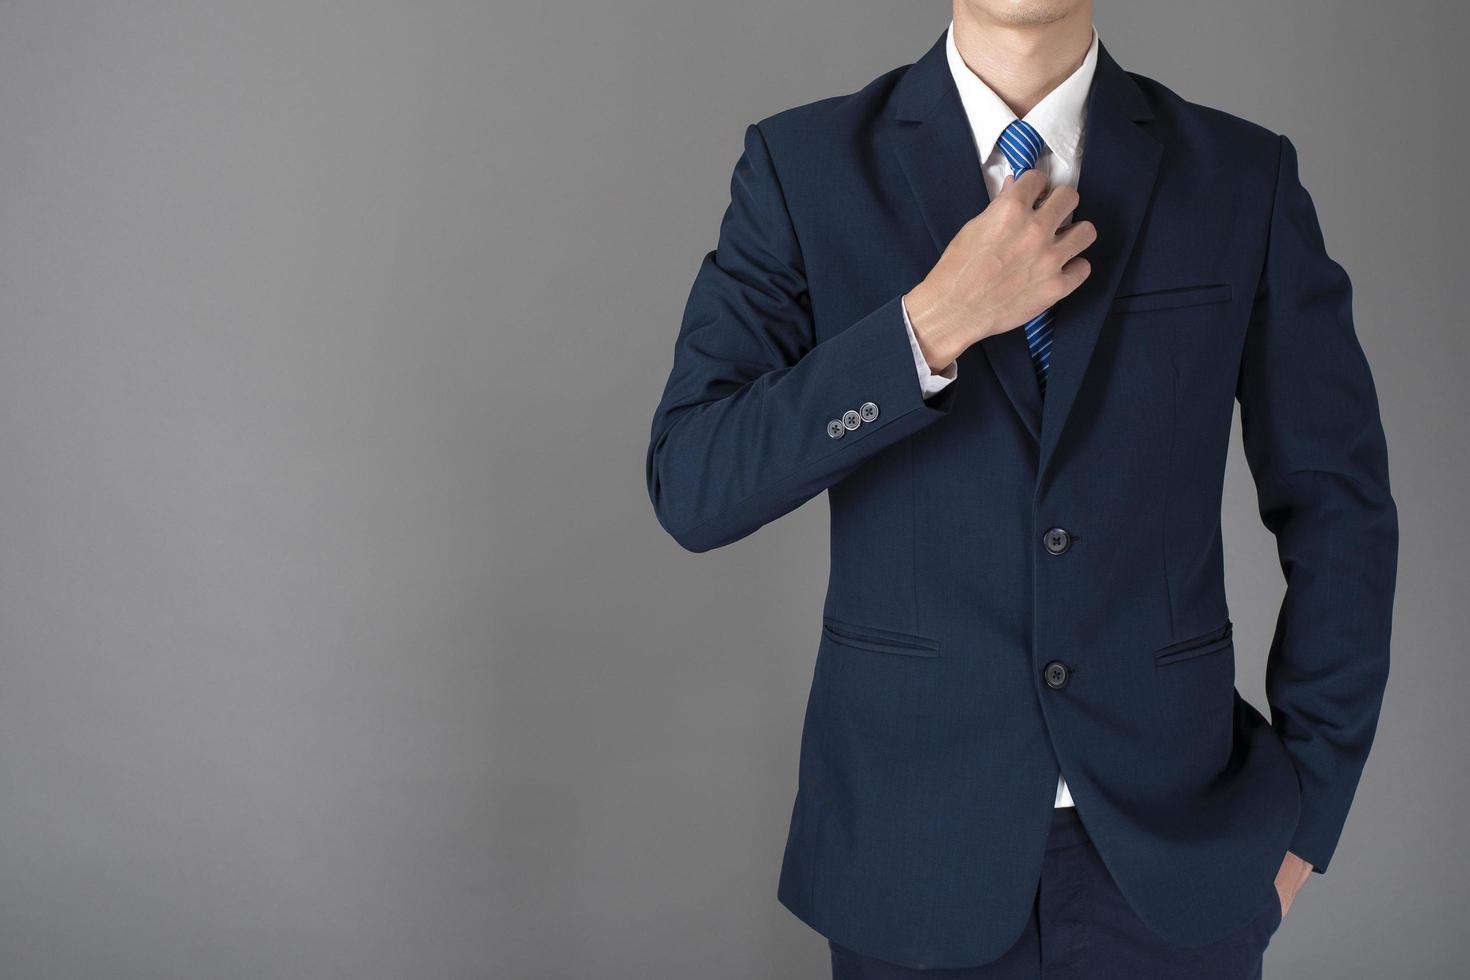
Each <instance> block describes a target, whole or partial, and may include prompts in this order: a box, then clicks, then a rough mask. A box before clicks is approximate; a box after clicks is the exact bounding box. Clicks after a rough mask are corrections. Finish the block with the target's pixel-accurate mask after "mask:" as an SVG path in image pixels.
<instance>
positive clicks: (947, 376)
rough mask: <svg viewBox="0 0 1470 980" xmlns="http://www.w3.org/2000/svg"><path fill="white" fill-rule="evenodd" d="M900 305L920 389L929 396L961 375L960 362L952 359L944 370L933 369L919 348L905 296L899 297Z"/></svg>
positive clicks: (926, 396)
mask: <svg viewBox="0 0 1470 980" xmlns="http://www.w3.org/2000/svg"><path fill="white" fill-rule="evenodd" d="M898 305H899V308H900V309H902V310H903V328H904V329H905V330H907V331H908V334H909V346H910V347H912V348H913V351H914V368H915V369H916V370H917V371H918V372H919V390H920V391H921V392H922V393H923V396H924V397H925V398H928V397H929V396H930V395H936V394H938V393H939V392H941V391H943V390H944V387H945V386H946V385H948V384H949V383H950V382H951V381H953V380H954V379H955V378H956V377H957V376H958V375H959V362H958V361H950V362H949V365H948V366H947V367H946V368H945V369H944V370H943V371H938V372H936V371H934V370H933V369H931V368H930V367H929V362H928V361H926V360H925V359H924V352H923V351H921V350H919V339H918V338H917V337H915V336H914V325H913V324H912V323H910V322H909V309H908V307H907V306H905V305H904V302H903V297H899V300H898Z"/></svg>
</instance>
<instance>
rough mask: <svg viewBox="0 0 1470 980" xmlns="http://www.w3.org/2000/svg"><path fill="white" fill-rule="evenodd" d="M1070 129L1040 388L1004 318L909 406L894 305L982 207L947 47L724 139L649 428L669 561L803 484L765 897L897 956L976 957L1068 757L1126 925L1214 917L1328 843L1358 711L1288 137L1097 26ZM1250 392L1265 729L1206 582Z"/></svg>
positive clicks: (1317, 345) (1365, 423) (1373, 534)
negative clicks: (780, 804) (722, 160)
mask: <svg viewBox="0 0 1470 980" xmlns="http://www.w3.org/2000/svg"><path fill="white" fill-rule="evenodd" d="M1084 138H1085V144H1084V151H1083V165H1082V176H1081V181H1080V186H1079V192H1080V196H1081V203H1080V205H1079V206H1078V208H1077V210H1076V212H1075V219H1076V220H1081V219H1089V220H1091V221H1092V222H1093V223H1094V224H1095V225H1096V227H1097V232H1098V238H1097V241H1096V242H1095V243H1094V244H1093V245H1092V246H1091V247H1090V248H1089V249H1088V250H1087V251H1086V252H1085V253H1084V254H1085V255H1087V256H1088V258H1089V259H1090V260H1091V262H1092V273H1091V275H1090V276H1089V277H1088V279H1087V280H1086V281H1085V282H1084V283H1083V284H1082V286H1081V287H1080V288H1079V289H1077V290H1076V291H1075V292H1074V293H1072V294H1071V295H1070V296H1068V297H1067V298H1065V299H1064V300H1062V301H1061V302H1060V303H1059V304H1057V306H1056V308H1055V315H1056V322H1055V345H1054V348H1053V354H1052V358H1051V369H1050V376H1049V378H1048V384H1047V391H1046V396H1045V398H1044V399H1043V398H1042V397H1041V394H1040V389H1039V386H1038V384H1037V382H1036V378H1035V375H1034V373H1033V370H1032V366H1031V362H1030V359H1029V357H1028V354H1027V350H1026V343H1025V339H1024V337H1023V335H1022V331H1020V330H1012V331H1009V332H1006V333H1002V334H997V335H995V336H992V337H989V338H987V339H986V340H984V341H982V342H981V343H979V344H977V345H976V346H974V347H972V348H970V349H969V350H968V351H966V352H965V353H964V354H963V355H962V356H961V357H960V359H959V360H960V363H959V377H958V380H956V381H955V382H954V383H952V384H951V385H949V386H948V387H947V388H946V389H945V390H944V391H943V392H941V393H940V394H938V395H937V396H935V397H933V398H931V399H930V400H929V401H927V402H926V401H925V400H924V399H923V398H922V397H921V394H920V389H919V384H918V380H917V376H916V373H915V369H914V362H913V357H912V353H911V350H910V347H909V343H908V339H907V336H906V333H905V330H904V325H903V320H902V316H901V312H900V306H899V298H900V297H901V296H902V295H903V294H904V293H905V292H907V291H908V290H909V289H910V288H911V287H913V285H914V284H915V283H917V282H918V281H919V280H920V279H922V278H923V277H924V275H925V274H926V273H927V272H928V271H929V269H930V268H931V267H932V265H933V264H934V262H935V260H936V259H937V258H938V257H939V254H940V251H941V250H942V249H943V248H944V246H945V245H946V244H947V243H948V242H949V240H950V239H951V237H952V236H953V235H954V234H955V232H956V231H957V230H958V229H959V227H960V226H961V225H962V224H963V223H964V222H965V221H966V220H967V219H969V218H971V217H972V216H974V215H975V214H977V213H978V212H980V211H981V210H982V209H983V208H984V207H985V206H986V204H987V195H986V189H985V186H984V183H983V181H982V179H981V175H980V169H979V168H980V161H979V160H978V159H977V155H976V152H975V148H974V142H973V140H972V138H971V135H970V131H969V128H968V125H967V123H966V119H965V115H964V111H963V109H962V107H961V104H960V100H959V95H958V92H957V90H956V89H955V87H954V82H953V79H952V77H951V76H950V74H949V70H948V67H947V65H946V62H945V54H944V44H943V38H942V37H941V38H940V40H939V41H938V42H937V43H936V44H935V45H934V46H933V48H932V49H931V50H930V51H929V52H928V53H927V54H926V55H925V56H924V57H923V58H922V59H920V60H919V61H918V62H917V63H916V64H914V65H912V66H905V67H904V68H900V69H897V70H895V71H892V72H889V73H888V74H885V75H883V76H882V77H880V78H878V79H876V80H875V81H873V82H872V83H871V84H869V85H868V86H866V87H865V88H863V89H862V90H861V91H859V92H856V93H854V94H851V95H847V96H842V97H839V98H832V99H826V100H824V101H820V102H816V103H813V104H810V105H806V106H802V107H799V108H796V109H791V110H789V111H786V112H782V113H779V114H777V115H775V116H772V117H770V118H768V119H764V120H762V121H761V122H759V123H757V124H755V125H753V126H751V127H749V128H748V129H747V131H746V134H745V148H744V153H743V155H742V156H741V157H740V159H739V162H738V163H737V164H736V166H735V171H734V177H733V179H732V181H731V198H732V199H731V202H730V205H729V209H728V210H727V212H726V213H725V216H724V219H723V221H722V224H721V227H720V234H719V240H718V243H717V247H716V248H715V249H714V250H713V251H711V252H710V253H709V254H708V255H706V256H705V257H704V259H703V262H702V264H701V265H700V268H699V271H698V274H697V276H696V278H695V282H694V286H693V290H692V292H691V294H690V296H689V300H688V306H687V310H686V312H685V315H684V319H683V323H682V326H681V329H680V331H679V334H678V339H677V342H676V344H675V348H674V358H673V368H672V371H671V372H670V374H669V378H668V384H667V386H666V388H665V390H664V393H663V398H662V401H661V403H660V404H659V406H658V408H657V411H656V414H655V416H654V419H653V426H652V433H651V440H650V446H649V449H648V454H647V478H648V490H649V493H650V495H651V498H652V501H653V504H654V508H655V511H656V513H657V515H658V519H659V521H660V523H661V524H662V525H663V527H664V528H665V529H666V530H667V531H668V532H669V533H670V534H671V535H672V536H673V537H674V538H675V539H676V540H677V541H678V542H679V543H680V544H681V545H683V546H684V547H685V548H687V549H689V550H691V551H707V550H709V549H712V548H716V547H719V546H721V545H725V544H728V543H730V542H733V541H736V540H738V539H740V538H742V537H744V536H745V535H748V534H750V533H751V532H753V531H755V530H756V529H757V528H759V527H761V526H762V525H764V524H766V523H768V522H770V521H773V520H775V519H776V518H778V517H780V516H782V515H783V514H786V513H787V512H789V511H791V510H793V509H794V508H796V507H797V506H799V505H800V504H802V503H803V502H804V501H807V500H809V499H811V498H812V497H813V496H815V495H816V494H818V493H820V492H822V491H824V490H825V491H827V495H828V501H829V504H830V510H831V569H830V578H829V582H828V589H827V593H826V602H825V608H824V609H823V625H822V631H821V637H820V643H819V646H818V649H817V656H816V665H815V670H814V674H813V681H812V688H811V694H810V698H809V701H808V705H807V710H806V717H805V725H804V729H803V735H802V742H801V752H800V776H799V785H798V788H797V794H796V800H795V805H794V807H793V812H792V817H791V826H790V836H789V840H788V843H787V847H786V852H785V859H784V862H783V866H782V870H781V877H780V884H779V889H778V895H779V898H780V900H781V901H782V902H783V903H784V904H785V905H786V906H787V907H789V908H790V909H791V911H793V912H794V913H795V914H796V915H797V916H799V917H800V918H801V919H803V920H804V921H806V922H807V923H809V924H810V925H811V926H813V927H814V928H815V929H817V930H818V931H819V932H821V933H823V934H824V935H826V936H828V937H829V938H831V939H834V940H836V941H837V942H839V943H841V944H842V945H845V946H848V947H850V948H852V949H855V950H857V951H859V952H861V953H865V954H868V955H871V956H877V957H880V958H882V959H886V960H891V961H894V962H897V963H902V964H907V965H911V966H930V967H946V966H966V965H974V964H979V963H983V962H986V961H988V960H990V959H992V958H994V957H996V956H998V955H999V954H1001V953H1002V952H1003V951H1004V950H1005V949H1006V948H1007V947H1008V946H1009V945H1010V944H1011V943H1012V942H1013V941H1014V940H1015V939H1016V937H1017V935H1018V933H1019V932H1020V930H1021V928H1022V926H1023V924H1024V923H1025V921H1026V919H1027V917H1028V914H1029V911H1030V906H1031V901H1032V898H1033V896H1034V894H1035V888H1036V884H1037V881H1038V878H1039V875H1040V867H1041V861H1042V855H1043V848H1044V845H1045V839H1046V834H1047V830H1048V826H1049V821H1050V817H1051V809H1052V803H1053V795H1054V792H1055V788H1056V781H1057V772H1058V768H1059V767H1060V770H1061V771H1062V772H1063V773H1065V775H1066V778H1067V782H1068V784H1069V786H1070V788H1071V792H1072V796H1073V798H1074V800H1075V801H1076V803H1077V806H1078V812H1079V814H1080V815H1081V817H1082V819H1083V822H1084V823H1085V824H1086V826H1087V828H1088V829H1089V831H1090V832H1091V835H1092V837H1093V839H1094V841H1095V842H1096V845H1097V847H1098V850H1099V852H1100V853H1101V855H1102V857H1103V859H1104V861H1105V863H1106V865H1107V867H1108V869H1109V871H1110V872H1111V873H1112V875H1113V876H1114V878H1115V879H1116V881H1117V883H1118V886H1119V887H1120V889H1121V890H1122V892H1123V894H1124V895H1125V897H1126V898H1127V899H1128V900H1129V902H1130V903H1131V904H1132V905H1133V906H1134V908H1135V909H1136V911H1137V912H1138V914H1139V915H1140V916H1141V917H1142V919H1143V920H1144V921H1145V922H1146V923H1147V924H1148V925H1150V926H1151V927H1153V928H1154V929H1156V930H1157V931H1158V932H1159V933H1160V934H1161V935H1162V936H1163V937H1164V938H1165V939H1167V940H1170V941H1172V942H1174V943H1177V944H1180V945H1186V946H1193V945H1199V944H1203V943H1206V942H1209V941H1212V940H1215V939H1218V938H1220V937H1222V936H1224V935H1225V934H1226V933H1228V932H1230V931H1231V930H1234V929H1237V928H1239V927H1241V926H1243V925H1244V924H1245V923H1246V922H1247V921H1248V920H1249V919H1251V918H1252V917H1253V916H1255V915H1257V914H1258V913H1259V912H1260V908H1261V902H1262V896H1264V895H1267V894H1269V892H1268V891H1267V889H1268V888H1269V887H1270V882H1271V881H1272V878H1273V876H1274V875H1275V873H1276V870H1277V868H1278V867H1279V865H1280V862H1281V860H1282V858H1283V856H1284V854H1285V852H1286V851H1287V850H1288V849H1290V850H1291V851H1294V852H1295V853H1296V854H1298V855H1299V856H1301V857H1302V858H1304V859H1306V860H1307V861H1309V862H1311V863H1312V864H1313V865H1314V866H1315V867H1316V868H1317V869H1318V870H1322V869H1325V868H1326V867H1327V864H1328V861H1329V860H1330V858H1331V856H1332V853H1333V850H1334V848H1335V846H1336V844H1337V841H1338V838H1339V834H1340V832H1341V830H1342V827H1343V822H1344V820H1345V819H1346V816H1347V812H1348V807H1349V804H1350V803H1351V801H1352V797H1353V794H1354V791H1355V789H1356V786H1357V783H1358V779H1359V775H1360V773H1361V770H1362V767H1363V763H1364V760H1365V758H1366V757H1367V755H1368V751H1369V746H1370V743H1371V742H1372V739H1373V733H1374V729H1375V727H1376V725H1377V720H1378V714H1379V708H1380V704H1381V700H1382V692H1383V688H1384V684H1385V681H1386V678H1387V672H1388V653H1389V626H1390V618H1391V610H1392V602H1393V592H1394V581H1395V571H1396V561H1397V550H1398V525H1397V514H1396V509H1395V505H1394V502H1393V499H1392V497H1391V496H1390V493H1389V479H1388V469H1387V456H1386V450H1385V445H1384V435H1383V430H1382V426H1381V424H1380V420H1379V413H1378V404H1377V398H1376V394H1375V390H1374V385H1373V381H1372V377H1371V375H1370V373H1369V369H1368V364H1367V363H1366V361H1365V359H1364V356H1363V352H1362V349H1361V347H1360V346H1359V343H1358V340H1357V338H1356V336H1355V333H1354V327H1353V321H1352V312H1351V295H1350V294H1351V286H1350V283H1349V280H1348V277H1347V275H1346V274H1345V273H1344V271H1343V269H1342V267H1341V266H1340V265H1338V264H1337V263H1336V262H1335V261H1334V260H1333V259H1331V258H1330V257H1329V256H1328V254H1327V252H1326V250H1325V247H1324V243H1323V238H1322V234H1321V231H1320V228H1319V225H1318V222H1317V217H1316V213H1315V210H1314V206H1313V203H1312V200H1311V198H1310V196H1309V195H1308V192H1307V191H1306V190H1305V189H1304V188H1303V186H1302V184H1301V181H1300V178H1299V176H1298V171H1297V155H1296V150H1295V148H1294V147H1293V145H1292V143H1291V141H1290V140H1288V139H1287V138H1286V137H1285V136H1283V135H1280V134H1277V133H1273V132H1271V131H1270V130H1268V129H1265V128H1263V127H1261V126H1259V125H1256V124H1253V123H1250V122H1247V121H1245V120H1242V119H1240V118H1237V117H1235V116H1231V115H1229V114H1226V113H1224V112H1220V111H1218V110H1215V109H1210V108H1206V107H1204V106H1200V105H1195V104H1192V103H1189V102H1186V101H1185V100H1184V99H1182V98H1180V97H1179V96H1178V95H1176V94H1175V93H1174V92H1172V91H1170V90H1169V89H1167V88H1165V87H1164V86H1162V85H1160V84H1159V83H1158V82H1156V81H1154V80H1152V79H1149V78H1146V77H1143V76H1139V75H1136V74H1133V73H1130V72H1126V71H1124V70H1123V69H1122V68H1120V67H1119V66H1118V64H1117V63H1116V62H1115V61H1114V60H1113V58H1112V56H1111V55H1110V54H1109V52H1108V50H1107V48H1106V47H1105V46H1102V45H1100V46H1099V51H1098V64H1097V70H1096V74H1095V76H1094V80H1093V84H1092V89H1091V92H1090V95H1089V104H1088V116H1087V123H1086V130H1085V136H1084ZM1237 401H1238V402H1239V403H1240V406H1241V418H1242V432H1243V439H1244V446H1245V453H1246V458H1247V459H1248V461H1249V465H1250V470H1251V474H1252V476H1253V478H1254V481H1255V486H1256V489H1257V493H1258V499H1259V505H1260V513H1261V517H1262V520H1263V521H1264V522H1265V524H1266V526H1267V527H1268V528H1269V529H1270V530H1271V531H1272V533H1273V534H1274V535H1275V536H1276V540H1277V543H1278V547H1279V552H1280V559H1281V567H1282V569H1283V571H1284V573H1285V578H1286V582H1287V588H1286V593H1285V598H1284V600H1283V603H1282V606H1281V609H1280V613H1279V617H1278V619H1277V622H1276V629H1275V635H1274V639H1273V641H1272V643H1271V648H1270V652H1269V659H1268V666H1267V671H1266V690H1267V697H1268V700H1269V702H1270V712H1271V718H1270V720H1269V721H1268V720H1267V719H1266V718H1265V717H1264V716H1263V715H1262V714H1261V712H1259V711H1257V710H1256V709H1255V708H1254V707H1252V706H1251V705H1250V704H1249V703H1247V702H1245V701H1244V700H1242V699H1241V698H1240V696H1239V695H1238V693H1237V692H1236V691H1235V687H1234V673H1235V655H1234V646H1233V639H1232V632H1231V629H1232V627H1231V620H1230V610H1229V607H1228V604H1227V601H1226V595H1225V588H1224V576H1223V557H1222V547H1221V533H1220V503H1221V500H1220V498H1221V488H1222V484H1223V478H1224V472H1225V464H1226V456H1227V449H1228V444H1229V440H1230V431H1231V423H1232V417H1233V413H1234V406H1235V403H1236V402H1237ZM869 402H871V403H872V404H873V405H874V406H876V412H877V415H876V418H873V419H872V420H871V421H861V420H859V421H858V424H857V426H856V427H855V428H852V429H850V430H849V429H844V430H843V432H842V434H841V436H840V437H839V438H833V437H832V436H831V435H829V431H828V424H829V422H830V421H831V420H833V419H840V418H841V417H842V416H843V415H844V414H845V413H847V412H849V411H856V410H859V409H860V408H861V407H862V406H863V405H864V404H865V403H869ZM872 411H873V410H872V409H869V414H872ZM1052 528H1063V529H1065V530H1066V531H1068V532H1069V541H1068V543H1067V547H1066V548H1065V549H1058V548H1056V547H1055V544H1056V543H1057V541H1058V539H1055V538H1054V539H1053V545H1054V546H1053V547H1052V548H1048V547H1047V542H1046V535H1047V531H1048V530H1049V529H1052ZM1058 550H1060V553H1054V551H1058ZM1052 663H1059V664H1061V665H1063V666H1064V667H1065V668H1066V683H1065V684H1063V685H1062V686H1060V687H1053V686H1051V685H1049V684H1048V683H1047V680H1046V677H1045V674H1046V667H1047V665H1049V664H1052ZM1053 679H1054V680H1055V679H1056V678H1055V676H1054V677H1053Z"/></svg>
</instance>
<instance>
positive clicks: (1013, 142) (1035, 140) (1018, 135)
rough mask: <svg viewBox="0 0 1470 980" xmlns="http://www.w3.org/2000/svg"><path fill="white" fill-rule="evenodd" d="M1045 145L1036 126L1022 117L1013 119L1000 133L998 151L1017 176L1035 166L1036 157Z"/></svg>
mask: <svg viewBox="0 0 1470 980" xmlns="http://www.w3.org/2000/svg"><path fill="white" fill-rule="evenodd" d="M1045 145H1046V142H1045V141H1044V140H1042V138H1041V134H1040V133H1038V132H1037V131H1036V127H1035V126H1033V125H1031V124H1030V123H1028V122H1027V121H1026V120H1024V119H1016V120H1013V121H1012V122H1011V124H1010V125H1009V126H1007V127H1006V128H1005V129H1004V130H1003V131H1002V132H1001V134H1000V152H1002V153H1004V154H1005V157H1006V161H1007V162H1009V163H1010V165H1011V171H1012V172H1013V173H1014V174H1015V176H1017V177H1019V176H1021V174H1023V173H1025V172H1026V171H1027V170H1030V169H1031V168H1032V167H1034V166H1036V158H1037V157H1039V156H1041V148H1042V147H1043V146H1045Z"/></svg>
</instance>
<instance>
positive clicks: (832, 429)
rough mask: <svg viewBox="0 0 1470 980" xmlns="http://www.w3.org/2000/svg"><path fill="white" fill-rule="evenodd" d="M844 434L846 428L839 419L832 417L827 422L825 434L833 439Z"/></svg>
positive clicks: (839, 437)
mask: <svg viewBox="0 0 1470 980" xmlns="http://www.w3.org/2000/svg"><path fill="white" fill-rule="evenodd" d="M846 434H847V428H846V426H844V425H843V424H842V422H841V420H839V419H833V420H832V421H830V422H828V423H827V435H829V436H831V437H832V438H833V439H841V438H842V437H843V436H844V435H846Z"/></svg>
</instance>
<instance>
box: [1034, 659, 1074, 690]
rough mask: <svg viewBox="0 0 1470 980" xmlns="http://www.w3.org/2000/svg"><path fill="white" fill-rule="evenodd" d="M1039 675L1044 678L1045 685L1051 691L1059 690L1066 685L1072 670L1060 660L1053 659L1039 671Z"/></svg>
mask: <svg viewBox="0 0 1470 980" xmlns="http://www.w3.org/2000/svg"><path fill="white" fill-rule="evenodd" d="M1041 676H1042V677H1044V678H1045V679H1046V686H1047V687H1049V688H1051V689H1052V690H1053V691H1060V690H1061V689H1062V688H1064V687H1066V686H1067V680H1068V678H1070V677H1071V676H1072V672H1071V671H1070V670H1068V669H1067V665H1066V664H1064V663H1062V662H1061V661H1060V660H1053V661H1052V662H1051V663H1049V664H1047V665H1046V668H1045V669H1044V670H1043V671H1042V672H1041Z"/></svg>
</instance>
